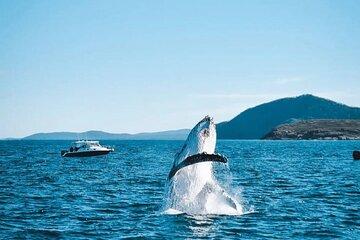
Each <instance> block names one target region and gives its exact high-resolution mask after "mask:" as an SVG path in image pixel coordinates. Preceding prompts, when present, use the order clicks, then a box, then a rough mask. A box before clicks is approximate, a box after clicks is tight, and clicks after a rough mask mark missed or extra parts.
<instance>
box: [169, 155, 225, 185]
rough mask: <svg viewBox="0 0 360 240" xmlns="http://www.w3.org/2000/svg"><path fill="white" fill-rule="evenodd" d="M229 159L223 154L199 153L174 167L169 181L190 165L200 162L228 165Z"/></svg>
mask: <svg viewBox="0 0 360 240" xmlns="http://www.w3.org/2000/svg"><path fill="white" fill-rule="evenodd" d="M227 161H228V160H227V158H226V157H225V156H223V155H221V154H207V153H206V152H204V153H198V154H195V155H191V156H189V157H187V158H186V159H185V160H184V161H182V162H181V163H180V164H179V165H177V166H176V167H175V166H174V167H173V168H172V169H171V171H170V173H169V176H168V180H170V179H172V178H173V177H174V176H175V174H176V173H177V172H178V171H179V170H180V169H182V168H184V167H187V166H189V165H193V164H196V163H200V162H221V163H227Z"/></svg>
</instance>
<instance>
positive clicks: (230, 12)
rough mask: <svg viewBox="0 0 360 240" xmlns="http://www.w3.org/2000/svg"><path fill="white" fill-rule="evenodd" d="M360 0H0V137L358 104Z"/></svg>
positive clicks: (180, 124) (163, 125) (183, 123)
mask: <svg viewBox="0 0 360 240" xmlns="http://www.w3.org/2000/svg"><path fill="white" fill-rule="evenodd" d="M359 92H360V1H350V0H347V1H340V0H339V1H320V0H319V1H304V0H302V1H292V0H291V1H253V0H251V1H250V0H249V1H211V0H209V1H190V0H189V1H184V0H182V1H176V2H175V1H80V0H77V1H27V0H26V1H25V0H24V1H13V0H10V1H4V0H0V138H1V137H21V136H25V135H29V134H32V133H36V132H52V131H86V130H104V131H109V132H117V133H120V132H129V133H135V132H142V131H158V130H169V129H178V128H191V127H192V126H193V125H194V124H195V123H196V122H197V121H198V120H200V119H201V118H202V117H203V116H204V115H206V114H210V115H212V116H214V118H215V121H217V122H220V121H224V120H229V119H231V118H232V117H234V116H235V115H237V114H238V113H240V112H241V111H243V110H245V109H246V108H248V107H252V106H255V105H257V104H259V103H263V102H267V101H270V100H274V99H277V98H280V97H287V96H295V95H300V94H303V93H312V94H314V95H318V96H321V97H326V98H330V99H333V100H336V101H340V102H342V103H345V104H348V105H351V106H359V105H360V93H359Z"/></svg>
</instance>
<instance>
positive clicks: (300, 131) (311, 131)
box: [263, 119, 360, 140]
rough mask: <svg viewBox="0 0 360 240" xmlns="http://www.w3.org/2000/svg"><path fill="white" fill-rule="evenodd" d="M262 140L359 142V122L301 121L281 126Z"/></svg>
mask: <svg viewBox="0 0 360 240" xmlns="http://www.w3.org/2000/svg"><path fill="white" fill-rule="evenodd" d="M263 139H273V140H280V139H294V140H295V139H300V140H301V139H304V140H308V139H323V140H353V139H357V140H360V120H327V119H324V120H303V121H298V122H294V123H289V124H282V125H280V126H278V127H276V128H275V129H273V130H272V131H271V132H269V133H268V134H266V135H265V136H264V137H263Z"/></svg>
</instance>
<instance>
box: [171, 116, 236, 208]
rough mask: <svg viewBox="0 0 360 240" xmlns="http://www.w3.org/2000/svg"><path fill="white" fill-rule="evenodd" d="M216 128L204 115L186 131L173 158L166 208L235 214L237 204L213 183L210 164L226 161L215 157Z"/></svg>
mask: <svg viewBox="0 0 360 240" xmlns="http://www.w3.org/2000/svg"><path fill="white" fill-rule="evenodd" d="M215 147H216V128H215V124H214V122H213V119H212V118H210V117H209V116H206V117H205V118H204V119H202V120H201V121H200V122H199V123H198V124H196V126H195V127H194V128H193V129H192V130H191V131H190V133H189V136H188V138H187V139H186V141H185V143H184V145H183V147H182V149H181V151H180V152H178V153H177V154H176V155H175V157H174V163H173V166H172V168H171V170H170V172H169V175H168V181H169V184H168V186H169V188H168V199H169V200H168V205H169V206H168V207H169V208H171V209H175V210H177V211H181V212H184V213H189V214H239V213H241V211H242V208H241V205H240V204H239V203H238V202H237V201H236V200H235V199H234V198H233V197H231V196H230V195H229V194H228V193H227V192H226V191H225V190H224V189H223V188H222V187H220V185H219V184H218V182H217V181H216V179H215V177H214V175H213V162H221V163H226V162H227V159H226V158H225V157H224V156H222V155H220V154H215Z"/></svg>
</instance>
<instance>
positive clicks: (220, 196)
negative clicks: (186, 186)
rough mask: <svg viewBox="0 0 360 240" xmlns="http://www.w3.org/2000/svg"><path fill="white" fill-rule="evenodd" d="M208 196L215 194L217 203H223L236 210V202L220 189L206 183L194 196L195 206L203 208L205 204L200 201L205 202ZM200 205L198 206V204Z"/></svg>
mask: <svg viewBox="0 0 360 240" xmlns="http://www.w3.org/2000/svg"><path fill="white" fill-rule="evenodd" d="M210 194H215V195H216V197H217V202H218V203H221V202H222V203H224V204H226V205H228V206H229V207H231V208H233V209H235V210H237V205H236V202H235V201H234V200H233V199H232V198H231V197H230V196H229V195H228V194H227V193H226V192H225V191H224V189H222V188H221V187H219V186H217V185H214V184H210V183H206V184H205V185H204V187H203V189H202V190H201V191H200V192H199V193H198V194H197V195H196V197H195V199H196V201H195V204H198V205H202V206H205V205H206V203H200V202H201V201H206V200H207V199H208V197H209V195H210ZM199 203H200V204H199Z"/></svg>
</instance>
